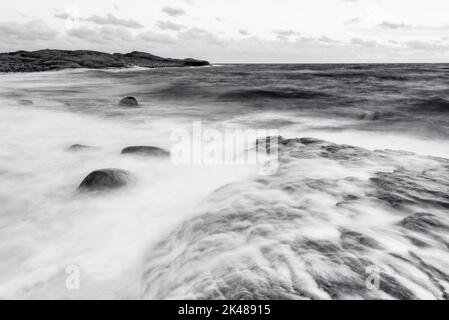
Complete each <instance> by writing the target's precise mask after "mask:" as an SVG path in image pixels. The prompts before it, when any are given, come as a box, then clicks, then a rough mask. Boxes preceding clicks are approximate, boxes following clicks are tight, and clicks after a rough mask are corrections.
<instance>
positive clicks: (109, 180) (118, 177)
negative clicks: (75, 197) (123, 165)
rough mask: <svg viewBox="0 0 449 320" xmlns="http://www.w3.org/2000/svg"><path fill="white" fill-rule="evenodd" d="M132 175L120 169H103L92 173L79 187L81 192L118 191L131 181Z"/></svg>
mask: <svg viewBox="0 0 449 320" xmlns="http://www.w3.org/2000/svg"><path fill="white" fill-rule="evenodd" d="M130 177H131V176H130V173H129V172H128V171H125V170H120V169H101V170H96V171H93V172H91V173H90V174H89V175H88V176H87V177H86V178H84V180H83V182H81V184H80V185H79V187H78V190H79V191H105V190H112V189H118V188H121V187H123V186H125V185H126V184H127V183H128V182H129V181H130Z"/></svg>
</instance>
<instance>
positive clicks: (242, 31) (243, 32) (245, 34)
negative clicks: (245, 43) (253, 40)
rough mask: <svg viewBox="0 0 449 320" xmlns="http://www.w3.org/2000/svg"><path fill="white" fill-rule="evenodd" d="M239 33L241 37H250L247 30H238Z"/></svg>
mask: <svg viewBox="0 0 449 320" xmlns="http://www.w3.org/2000/svg"><path fill="white" fill-rule="evenodd" d="M239 33H240V34H241V35H242V36H249V35H250V33H249V31H248V30H244V29H240V30H239Z"/></svg>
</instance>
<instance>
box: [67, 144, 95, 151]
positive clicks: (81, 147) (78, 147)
mask: <svg viewBox="0 0 449 320" xmlns="http://www.w3.org/2000/svg"><path fill="white" fill-rule="evenodd" d="M90 148H92V147H90V146H85V145H83V144H72V145H71V146H70V147H68V148H67V149H68V150H69V151H80V150H85V149H90Z"/></svg>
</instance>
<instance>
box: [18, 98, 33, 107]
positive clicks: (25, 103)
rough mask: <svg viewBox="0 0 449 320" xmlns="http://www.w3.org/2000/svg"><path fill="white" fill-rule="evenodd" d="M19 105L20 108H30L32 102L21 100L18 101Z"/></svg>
mask: <svg viewBox="0 0 449 320" xmlns="http://www.w3.org/2000/svg"><path fill="white" fill-rule="evenodd" d="M19 104H20V105H22V106H31V105H33V104H34V102H33V101H31V100H27V99H22V100H19Z"/></svg>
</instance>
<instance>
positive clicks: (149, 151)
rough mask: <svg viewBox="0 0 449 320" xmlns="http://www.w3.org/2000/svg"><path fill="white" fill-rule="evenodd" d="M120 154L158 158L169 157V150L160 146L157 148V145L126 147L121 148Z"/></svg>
mask: <svg viewBox="0 0 449 320" xmlns="http://www.w3.org/2000/svg"><path fill="white" fill-rule="evenodd" d="M122 154H136V155H142V156H150V157H158V158H169V157H170V152H169V151H167V150H165V149H162V148H158V147H152V146H133V147H127V148H125V149H123V150H122Z"/></svg>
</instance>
